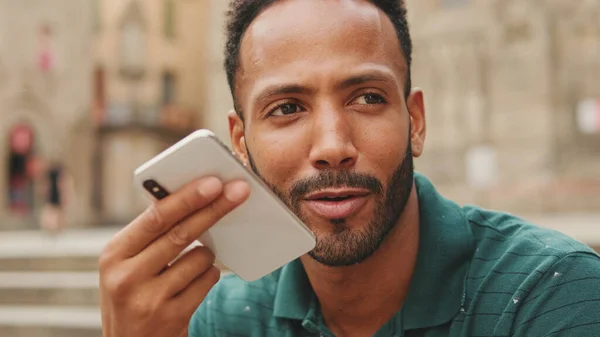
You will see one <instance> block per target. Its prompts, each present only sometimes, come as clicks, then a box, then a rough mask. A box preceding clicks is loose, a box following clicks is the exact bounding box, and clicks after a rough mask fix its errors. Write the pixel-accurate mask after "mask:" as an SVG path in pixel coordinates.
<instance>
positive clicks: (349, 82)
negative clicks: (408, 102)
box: [254, 71, 397, 102]
mask: <svg viewBox="0 0 600 337" xmlns="http://www.w3.org/2000/svg"><path fill="white" fill-rule="evenodd" d="M369 82H388V83H391V84H394V85H397V83H396V80H395V79H394V77H393V76H392V75H388V74H386V73H384V72H379V71H377V72H369V73H365V74H360V75H354V76H351V77H348V78H346V79H344V80H343V81H342V82H340V83H338V84H337V85H336V86H335V90H336V91H340V90H345V89H348V88H351V87H354V86H357V85H361V84H365V83H369ZM314 92H315V89H311V88H308V87H305V86H302V85H298V84H275V85H271V86H268V87H267V88H265V89H264V90H262V91H261V92H260V93H259V94H258V95H257V96H256V98H255V99H254V101H255V102H261V101H263V100H265V99H267V98H269V97H272V96H278V95H286V94H311V93H314Z"/></svg>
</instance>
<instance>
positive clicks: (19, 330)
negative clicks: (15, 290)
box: [0, 306, 102, 337]
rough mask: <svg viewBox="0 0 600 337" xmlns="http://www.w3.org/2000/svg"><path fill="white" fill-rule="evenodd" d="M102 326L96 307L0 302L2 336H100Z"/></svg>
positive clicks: (0, 329) (0, 334)
mask: <svg viewBox="0 0 600 337" xmlns="http://www.w3.org/2000/svg"><path fill="white" fill-rule="evenodd" d="M101 327H102V323H101V318H100V310H99V309H97V308H92V307H68V308H63V307H56V306H0V336H3V337H4V336H6V337H101V336H102V328H101Z"/></svg>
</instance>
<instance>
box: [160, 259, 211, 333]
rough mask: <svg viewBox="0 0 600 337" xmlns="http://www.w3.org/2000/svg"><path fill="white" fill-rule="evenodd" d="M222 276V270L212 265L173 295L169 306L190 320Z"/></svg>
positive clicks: (168, 303)
mask: <svg viewBox="0 0 600 337" xmlns="http://www.w3.org/2000/svg"><path fill="white" fill-rule="evenodd" d="M220 278H221V271H220V270H219V268H217V267H212V268H210V269H209V270H207V271H206V273H204V274H202V275H200V276H198V277H197V278H196V279H194V280H193V281H192V282H191V283H190V284H189V285H188V286H187V288H185V289H184V290H183V291H181V292H180V293H179V294H177V296H175V297H173V299H172V300H171V301H170V302H167V306H168V307H170V310H174V311H176V312H180V313H182V314H183V315H185V318H186V319H187V320H188V321H189V319H190V318H191V317H192V315H193V314H194V312H195V311H196V309H198V307H199V306H200V304H201V303H202V301H204V299H205V298H206V295H208V293H209V292H210V290H211V289H212V288H213V287H214V285H215V284H217V282H219V279H220Z"/></svg>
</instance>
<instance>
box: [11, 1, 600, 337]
mask: <svg viewBox="0 0 600 337" xmlns="http://www.w3.org/2000/svg"><path fill="white" fill-rule="evenodd" d="M226 7H227V1H225V0H76V1H75V0H52V1H49V0H0V336H7V337H22V336H31V337H38V336H48V337H54V336H66V337H69V336H82V337H88V336H101V332H100V316H99V309H98V300H97V295H98V291H97V286H98V281H97V278H98V276H97V271H96V269H97V263H96V259H97V255H98V253H99V251H100V249H101V248H102V247H103V245H104V244H105V243H106V241H107V240H108V239H109V238H110V237H111V236H112V235H113V234H114V233H115V232H116V231H117V230H118V228H119V227H120V226H123V225H124V224H127V223H128V222H129V221H130V220H131V219H132V218H133V217H135V216H136V215H137V214H138V213H139V212H140V211H142V210H143V209H144V208H145V207H146V206H147V202H146V201H145V199H144V198H143V197H142V196H141V195H140V194H139V192H138V191H136V190H135V189H134V188H133V186H132V182H131V178H132V172H133V170H134V169H135V168H136V167H137V166H138V165H139V164H141V163H143V162H144V161H146V160H148V159H150V158H151V157H153V156H154V155H155V154H157V153H159V152H160V151H162V150H164V149H165V148H167V147H168V146H169V145H171V144H173V143H174V142H176V141H177V140H179V139H181V138H183V137H184V136H186V135H187V134H189V133H190V132H191V131H193V130H195V129H198V128H208V129H211V130H213V131H214V132H215V133H216V134H217V135H219V136H220V137H221V139H223V140H225V141H227V140H228V130H227V118H226V114H227V111H228V110H229V109H230V108H231V107H232V103H231V98H230V94H229V90H228V87H227V83H226V78H225V73H224V71H223V69H222V62H223V52H222V51H223V13H224V11H225V9H226ZM407 7H408V10H409V14H410V24H411V31H412V37H413V41H414V45H415V49H414V55H413V59H414V66H413V83H414V84H415V85H416V86H419V87H421V88H422V89H423V90H424V92H425V98H426V106H427V118H428V124H427V126H428V132H427V142H426V148H425V154H424V156H423V157H422V158H420V159H418V160H417V161H416V168H417V170H419V171H421V172H423V173H425V174H426V175H427V176H428V177H429V178H431V179H432V180H433V182H434V183H435V184H436V186H437V187H438V188H439V189H440V191H441V192H442V193H443V194H445V195H446V196H447V197H449V198H451V199H454V200H456V201H458V202H459V203H470V204H479V205H481V206H484V207H488V208H493V209H501V210H504V211H508V212H512V213H514V214H517V215H520V216H523V217H527V218H528V219H529V220H532V221H533V222H535V223H537V224H539V225H541V226H546V227H550V228H555V229H557V230H560V231H563V232H565V233H567V234H568V235H571V236H573V237H575V238H577V239H579V240H581V241H583V242H585V243H587V244H589V245H591V246H592V247H594V248H595V249H597V250H600V1H597V0H578V1H564V0H486V1H475V0H407ZM57 192H58V193H57ZM58 201H60V203H57V202H58ZM58 204H60V207H58V206H57V205H58ZM61 228H62V230H60V229H61Z"/></svg>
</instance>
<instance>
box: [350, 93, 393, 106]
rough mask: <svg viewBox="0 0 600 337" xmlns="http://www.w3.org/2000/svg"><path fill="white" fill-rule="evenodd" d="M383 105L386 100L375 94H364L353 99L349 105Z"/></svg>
mask: <svg viewBox="0 0 600 337" xmlns="http://www.w3.org/2000/svg"><path fill="white" fill-rule="evenodd" d="M384 103H386V100H385V99H384V98H383V97H382V96H381V95H378V94H375V93H366V94H362V95H360V96H358V97H357V98H355V99H354V100H353V101H352V103H351V104H363V105H364V104H366V105H375V104H384Z"/></svg>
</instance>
